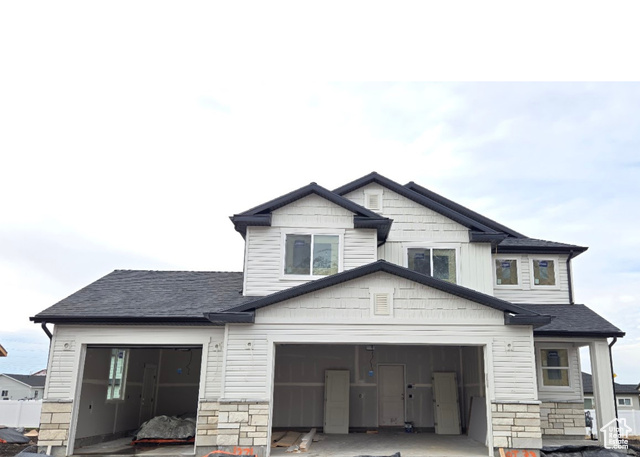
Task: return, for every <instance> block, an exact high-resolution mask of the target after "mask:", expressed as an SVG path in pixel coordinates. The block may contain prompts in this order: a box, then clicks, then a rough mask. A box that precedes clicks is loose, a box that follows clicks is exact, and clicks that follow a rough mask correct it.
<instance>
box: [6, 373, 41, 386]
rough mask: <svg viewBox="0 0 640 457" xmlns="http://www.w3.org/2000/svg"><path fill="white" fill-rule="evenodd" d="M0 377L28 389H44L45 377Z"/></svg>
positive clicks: (18, 375) (16, 375)
mask: <svg viewBox="0 0 640 457" xmlns="http://www.w3.org/2000/svg"><path fill="white" fill-rule="evenodd" d="M0 376H4V377H6V378H9V379H12V380H14V381H15V382H18V383H20V384H23V385H25V386H27V387H30V388H37V387H44V384H45V382H46V376H33V375H27V374H9V373H2V374H1V375H0Z"/></svg>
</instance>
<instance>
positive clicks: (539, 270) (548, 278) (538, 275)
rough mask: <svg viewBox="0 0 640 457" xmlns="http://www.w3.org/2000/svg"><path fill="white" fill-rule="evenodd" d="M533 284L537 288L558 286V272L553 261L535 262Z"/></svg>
mask: <svg viewBox="0 0 640 457" xmlns="http://www.w3.org/2000/svg"><path fill="white" fill-rule="evenodd" d="M533 282H534V284H535V285H536V286H555V285H556V272H555V265H554V261H553V260H534V261H533Z"/></svg>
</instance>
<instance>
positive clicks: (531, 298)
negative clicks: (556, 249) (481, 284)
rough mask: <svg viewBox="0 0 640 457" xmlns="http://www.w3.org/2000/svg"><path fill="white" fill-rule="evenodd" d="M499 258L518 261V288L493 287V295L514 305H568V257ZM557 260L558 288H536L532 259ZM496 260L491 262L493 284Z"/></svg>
mask: <svg viewBox="0 0 640 457" xmlns="http://www.w3.org/2000/svg"><path fill="white" fill-rule="evenodd" d="M497 258H504V259H506V258H509V259H516V260H517V261H518V282H519V284H518V286H502V287H500V286H498V285H494V286H493V295H494V296H496V297H498V298H501V299H502V300H506V301H509V302H512V303H540V304H550V305H557V304H568V303H569V275H568V274H567V256H566V255H564V256H562V255H547V256H545V255H544V254H536V255H533V254H532V255H527V254H513V255H509V254H498V256H497ZM532 258H534V259H545V258H546V259H550V260H556V261H557V263H558V265H557V268H558V283H559V284H558V287H546V286H534V285H532V284H531V283H532V279H531V261H530V259H532ZM495 260H496V256H493V259H492V261H491V270H492V272H491V273H492V282H493V283H494V284H495V281H496V280H495V268H496V267H495Z"/></svg>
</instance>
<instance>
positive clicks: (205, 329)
mask: <svg viewBox="0 0 640 457" xmlns="http://www.w3.org/2000/svg"><path fill="white" fill-rule="evenodd" d="M231 221H232V223H233V225H234V227H235V230H236V231H237V232H238V233H239V234H240V235H241V236H242V237H243V238H244V240H245V252H244V271H243V272H238V273H228V272H176V271H130V270H117V271H114V272H113V273H110V274H108V275H107V276H105V277H103V278H101V279H98V280H97V281H96V282H94V283H92V284H90V285H88V286H87V287H85V288H84V289H82V290H80V291H78V292H76V293H75V294H73V295H71V296H70V297H68V298H65V299H64V300H62V301H60V302H59V303H57V304H55V305H53V306H52V307H51V308H48V309H46V310H44V311H42V312H41V313H39V314H37V315H36V316H34V317H33V318H32V320H33V321H34V322H38V323H41V324H42V325H43V327H44V328H45V329H48V327H46V326H47V325H48V324H53V325H54V330H53V334H52V342H51V351H50V356H49V365H48V373H49V375H48V377H47V386H46V390H45V399H44V401H45V403H44V405H43V410H42V411H43V413H42V430H41V433H40V441H39V445H40V446H41V447H42V448H43V449H48V450H49V451H50V452H52V453H53V454H54V455H92V454H96V453H98V454H100V455H118V454H127V453H128V454H130V453H131V446H142V445H148V446H149V447H148V448H146V449H147V453H154V454H166V455H169V454H171V455H196V456H204V455H206V454H207V453H209V452H211V451H216V450H224V451H228V452H230V453H236V454H238V453H244V454H249V453H250V454H252V455H258V456H262V457H266V456H269V455H272V456H277V455H287V454H286V452H285V450H286V448H285V447H272V442H273V441H274V440H275V439H276V438H277V439H278V441H281V440H282V439H283V437H286V436H287V435H289V434H290V433H291V432H295V433H303V434H304V433H307V432H309V431H310V430H311V429H316V431H317V433H318V434H322V440H320V441H318V442H317V443H313V445H312V447H311V449H310V450H309V455H317V456H329V455H331V456H335V455H343V456H356V455H361V454H366V453H370V454H371V453H373V454H374V455H384V454H390V453H393V452H396V451H400V452H401V453H402V455H403V456H429V455H456V456H460V455H467V456H490V455H493V454H494V452H496V451H497V450H498V448H514V449H523V450H530V451H536V450H538V449H540V447H541V446H542V443H543V440H544V439H546V438H549V437H551V438H557V437H561V438H564V439H574V438H575V439H582V438H584V434H585V427H584V415H583V413H584V410H583V401H584V397H583V388H582V381H581V367H580V359H579V349H580V348H581V347H583V346H588V347H589V350H590V354H591V365H592V370H593V386H594V389H593V391H594V402H595V403H596V404H597V407H596V411H597V414H598V422H599V423H601V424H604V423H607V422H609V421H610V420H611V419H613V418H615V404H614V397H613V382H612V378H611V363H610V346H609V340H608V338H614V340H613V341H615V338H617V337H621V336H623V335H624V333H623V332H621V331H620V330H619V329H618V328H616V327H614V326H613V325H612V324H610V323H608V322H607V321H605V320H604V319H603V318H601V317H600V316H598V315H597V314H596V313H594V312H593V311H591V310H590V309H589V308H587V307H586V306H585V305H582V304H575V303H574V300H573V289H572V277H571V275H572V270H571V264H572V262H573V259H574V258H575V257H576V256H578V255H580V254H582V253H583V252H584V251H586V248H585V247H580V246H576V245H571V244H564V243H558V242H551V241H544V240H539V239H532V238H529V237H527V236H525V235H523V234H521V233H518V232H516V231H514V230H512V229H510V228H508V227H506V226H504V225H501V224H499V223H497V222H495V221H493V220H490V219H488V218H486V217H484V216H482V215H480V214H477V213H475V212H473V211H471V210H469V209H467V208H465V207H463V206H461V205H458V204H456V203H454V202H452V201H450V200H448V199H446V198H444V197H442V196H440V195H438V194H435V193H433V192H431V191H429V190H427V189H425V188H423V187H421V186H419V185H417V184H415V183H408V184H406V185H400V184H398V183H396V182H394V181H391V180H389V179H387V178H385V177H383V176H381V175H379V174H377V173H375V172H374V173H371V174H369V175H367V176H364V177H362V178H360V179H357V180H355V181H353V182H351V183H349V184H346V185H344V186H342V187H340V188H338V189H335V190H333V191H330V190H328V189H325V188H323V187H321V186H319V185H317V184H315V183H311V184H309V185H308V186H305V187H303V188H300V189H297V190H294V191H293V192H291V193H289V194H286V195H283V196H281V197H278V198H275V199H273V200H271V201H269V202H267V203H263V204H260V205H259V206H256V207H254V208H253V209H250V210H248V211H245V212H242V213H238V214H236V215H234V216H232V217H231ZM558 222H559V223H561V222H562V221H558ZM47 331H48V330H47ZM153 421H156V422H157V424H155V425H154V427H152V429H151V431H148V430H145V427H147V425H148V424H149V423H150V422H151V423H153ZM143 424H146V425H144V426H143ZM141 426H142V427H141ZM163 427H164V428H163ZM176 430H179V431H180V432H179V433H178V432H176ZM145 440H147V441H145ZM132 442H133V443H134V444H132ZM276 444H277V443H276ZM293 444H294V443H293Z"/></svg>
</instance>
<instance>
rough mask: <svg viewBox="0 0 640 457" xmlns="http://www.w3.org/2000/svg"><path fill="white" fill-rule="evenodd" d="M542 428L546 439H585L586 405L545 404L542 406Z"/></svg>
mask: <svg viewBox="0 0 640 457" xmlns="http://www.w3.org/2000/svg"><path fill="white" fill-rule="evenodd" d="M540 426H541V428H542V435H543V436H544V437H545V438H560V437H562V438H568V439H572V438H573V439H583V438H584V437H585V422H584V403H582V402H547V401H545V402H543V403H542V404H541V405H540Z"/></svg>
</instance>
